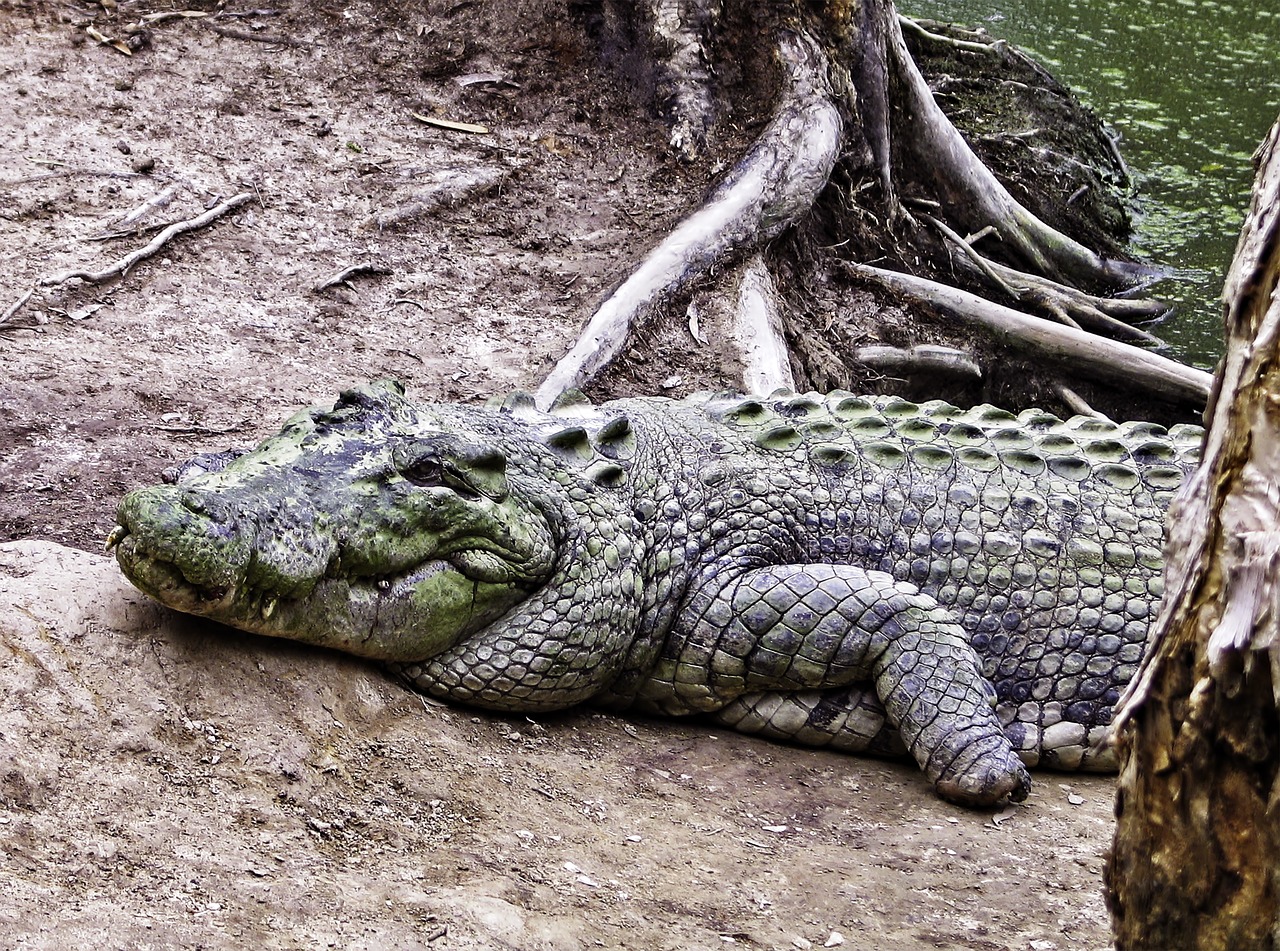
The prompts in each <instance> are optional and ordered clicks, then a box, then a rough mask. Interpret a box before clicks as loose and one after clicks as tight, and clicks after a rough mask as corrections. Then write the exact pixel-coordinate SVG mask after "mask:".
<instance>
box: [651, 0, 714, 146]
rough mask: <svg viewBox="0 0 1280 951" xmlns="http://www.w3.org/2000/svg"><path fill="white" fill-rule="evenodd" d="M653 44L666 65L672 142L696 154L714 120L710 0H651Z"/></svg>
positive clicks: (664, 97) (663, 90)
mask: <svg viewBox="0 0 1280 951" xmlns="http://www.w3.org/2000/svg"><path fill="white" fill-rule="evenodd" d="M649 14H650V17H651V22H652V30H653V39H654V46H655V48H656V49H657V50H659V51H660V52H661V53H662V58H663V61H664V65H665V66H666V69H665V71H664V75H663V76H662V77H661V79H660V82H659V89H658V97H659V99H660V100H661V101H662V106H663V110H664V111H665V112H666V113H667V115H668V117H669V119H670V122H671V139H670V142H671V148H672V150H673V151H674V152H675V153H676V154H677V155H678V156H680V158H682V159H684V160H685V161H686V162H692V161H694V160H695V159H697V157H698V154H699V152H701V151H702V147H703V146H704V145H705V144H706V139H707V130H708V129H709V128H710V126H711V118H712V115H711V113H712V105H711V93H710V83H711V70H710V68H709V66H708V57H707V50H706V41H705V35H706V31H707V28H708V27H709V26H710V25H711V22H712V20H713V19H714V16H715V13H714V11H713V9H712V5H711V4H708V3H706V2H705V0H649Z"/></svg>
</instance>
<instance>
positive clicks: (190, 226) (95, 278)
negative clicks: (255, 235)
mask: <svg viewBox="0 0 1280 951" xmlns="http://www.w3.org/2000/svg"><path fill="white" fill-rule="evenodd" d="M252 198H253V192H241V193H240V194H239V195H236V196H234V197H232V198H228V199H227V200H226V201H224V202H221V203H220V204H217V205H214V206H213V207H212V208H210V209H209V210H208V211H206V212H205V213H204V214H201V215H197V216H196V217H194V218H188V219H187V220H186V221H178V222H175V223H174V224H171V225H169V227H167V228H165V229H164V230H163V231H161V232H160V233H159V234H158V235H156V236H155V237H154V238H152V239H151V242H150V243H149V244H147V245H145V246H143V247H141V248H138V249H137V250H136V251H130V252H129V253H128V254H126V255H125V256H124V257H122V258H121V259H120V260H118V261H116V262H115V263H114V264H111V265H109V266H108V267H106V268H103V269H102V270H101V271H66V272H64V273H62V274H53V275H50V276H49V277H42V278H40V282H39V283H40V286H41V287H54V286H56V285H58V284H65V283H67V282H68V281H74V280H81V281H85V282H87V283H89V284H105V283H106V282H107V281H109V280H111V279H112V278H114V277H123V276H124V275H125V274H128V273H129V269H130V268H131V267H133V266H134V265H135V264H137V263H138V262H139V261H145V260H146V259H147V258H149V257H151V256H152V255H153V254H155V253H156V252H157V251H159V250H160V249H161V248H163V247H164V246H165V245H166V244H168V243H169V242H170V241H172V240H173V239H174V238H176V237H178V236H179V235H182V234H186V233H187V232H188V231H195V230H197V229H199V228H203V227H205V226H206V225H208V224H210V223H212V222H214V221H216V220H217V219H218V218H221V217H222V216H223V215H225V214H226V213H227V212H228V211H231V210H232V209H234V208H239V207H240V206H241V205H243V204H245V203H246V202H248V201H249V200H251V199H252Z"/></svg>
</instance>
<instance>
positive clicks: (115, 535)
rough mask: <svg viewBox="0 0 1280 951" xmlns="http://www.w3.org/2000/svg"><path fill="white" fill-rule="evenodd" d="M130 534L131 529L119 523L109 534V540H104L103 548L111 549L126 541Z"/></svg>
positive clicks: (104, 549)
mask: <svg viewBox="0 0 1280 951" xmlns="http://www.w3.org/2000/svg"><path fill="white" fill-rule="evenodd" d="M128 534H129V529H127V528H125V527H124V526H123V525H117V526H116V527H115V528H113V529H111V534H110V535H108V536H107V540H106V541H105V542H103V545H102V550H103V551H111V550H112V549H113V548H115V547H116V546H117V545H119V544H120V543H121V542H122V541H124V540H125V537H126V536H128Z"/></svg>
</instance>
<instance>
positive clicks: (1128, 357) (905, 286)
mask: <svg viewBox="0 0 1280 951" xmlns="http://www.w3.org/2000/svg"><path fill="white" fill-rule="evenodd" d="M843 264H844V267H845V268H846V269H847V270H848V271H849V272H850V273H851V274H853V275H855V276H857V277H860V278H863V279H864V280H869V281H874V282H875V283H877V284H879V285H881V286H882V287H886V288H889V289H890V290H892V291H894V292H896V293H899V294H902V295H905V296H907V297H911V298H913V299H915V300H917V301H920V302H921V303H924V304H926V305H928V306H931V307H935V308H937V309H938V310H941V311H943V312H945V313H946V314H948V315H949V316H951V317H955V318H958V319H960V320H963V321H964V322H966V323H968V324H970V325H974V326H978V327H982V328H984V329H985V330H986V331H988V332H989V333H991V334H992V335H994V336H995V337H996V338H997V339H998V340H999V341H1000V342H1001V343H1004V344H1007V345H1009V346H1011V347H1013V348H1015V349H1017V350H1019V351H1021V352H1023V353H1025V354H1028V355H1031V356H1034V357H1037V358H1040V359H1048V360H1051V361H1053V362H1055V363H1059V364H1062V365H1064V366H1068V367H1071V368H1072V369H1073V370H1078V371H1082V372H1083V371H1087V372H1088V373H1090V374H1092V375H1093V376H1096V377H1099V378H1103V379H1107V380H1110V381H1113V382H1116V383H1120V384H1123V385H1126V386H1129V387H1133V386H1135V385H1136V386H1140V387H1144V388H1146V389H1147V390H1149V391H1150V392H1151V393H1153V394H1155V395H1158V396H1162V397H1165V398H1172V399H1175V400H1178V401H1180V402H1187V403H1194V404H1196V405H1200V406H1203V405H1204V404H1205V402H1206V401H1207V400H1208V398H1209V391H1210V387H1211V386H1212V384H1213V376H1212V374H1209V373H1206V372H1204V371H1203V370H1197V369H1195V368H1194V367H1188V366H1184V365H1183V364H1181V363H1177V362H1176V361H1173V360H1170V359H1168V358H1167V357H1162V356H1160V355H1159V354H1156V353H1151V352H1150V351H1147V350H1140V349H1138V348H1137V347H1133V346H1130V345H1129V344H1126V343H1119V342H1117V341H1114V340H1108V339H1106V338H1105V337H1099V336H1097V335H1096V334H1091V333H1087V332H1085V331H1082V330H1076V329H1074V328H1072V327H1064V326H1062V325H1060V324H1053V323H1049V322H1048V321H1045V320H1041V319H1039V318H1037V317H1031V316H1029V315H1027V314H1024V313H1022V312H1021V311H1017V310H1014V309H1013V308H1011V307H1005V306H1004V305H1002V304H996V303H994V302H992V301H989V300H986V299H985V298H982V297H979V296H978V295H976V294H971V293H969V292H968V291H962V290H960V289H959V288H956V287H951V286H950V285H947V284H940V283H938V282H937V281H931V280H928V279H926V278H922V277H916V276H914V275H911V274H902V273H899V272H897V271H886V270H884V269H882V268H878V267H871V266H870V265H866V264H855V263H853V262H843Z"/></svg>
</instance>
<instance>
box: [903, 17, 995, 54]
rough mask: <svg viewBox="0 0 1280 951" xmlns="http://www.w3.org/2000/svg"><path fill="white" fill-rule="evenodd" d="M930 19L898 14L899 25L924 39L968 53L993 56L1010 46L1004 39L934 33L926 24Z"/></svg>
mask: <svg viewBox="0 0 1280 951" xmlns="http://www.w3.org/2000/svg"><path fill="white" fill-rule="evenodd" d="M926 22H928V21H924V20H914V19H912V18H911V17H904V16H903V15H902V14H901V13H899V14H898V25H899V26H900V27H902V28H903V29H904V30H910V31H911V32H912V33H914V34H915V35H916V36H918V37H920V38H921V39H922V40H928V41H929V42H930V43H938V44H940V45H942V46H949V47H951V48H952V49H957V50H964V51H965V52H966V53H977V54H979V55H980V56H991V55H992V54H993V53H1001V52H1003V51H1004V50H1006V49H1008V48H1009V44H1008V43H1006V42H1005V41H1004V40H996V41H995V42H994V43H980V42H975V41H973V40H961V39H956V38H955V37H951V36H943V35H942V34H941V33H934V32H932V31H931V30H929V29H928V27H926V26H925V23H926Z"/></svg>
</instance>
